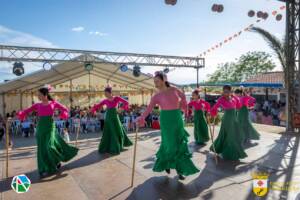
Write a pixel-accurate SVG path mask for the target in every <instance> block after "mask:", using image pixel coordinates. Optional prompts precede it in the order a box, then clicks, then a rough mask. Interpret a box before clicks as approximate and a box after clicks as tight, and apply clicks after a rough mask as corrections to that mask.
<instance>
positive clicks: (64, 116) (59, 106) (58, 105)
mask: <svg viewBox="0 0 300 200" xmlns="http://www.w3.org/2000/svg"><path fill="white" fill-rule="evenodd" d="M53 104H54V108H55V109H58V110H60V112H61V113H60V118H62V119H68V117H69V109H68V108H67V107H66V106H64V105H62V104H61V103H59V102H57V101H53Z"/></svg>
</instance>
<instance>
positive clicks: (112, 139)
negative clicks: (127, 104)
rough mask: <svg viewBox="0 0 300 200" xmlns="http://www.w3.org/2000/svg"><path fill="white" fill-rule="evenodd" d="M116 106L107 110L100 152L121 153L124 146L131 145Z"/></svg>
mask: <svg viewBox="0 0 300 200" xmlns="http://www.w3.org/2000/svg"><path fill="white" fill-rule="evenodd" d="M131 145H132V142H131V141H130V140H129V138H128V137H127V134H126V130H125V129H124V127H123V125H122V123H121V121H120V119H119V115H118V113H117V109H116V108H110V109H107V111H106V117H105V121H104V129H103V135H102V138H101V142H100V144H99V148H98V151H99V153H110V154H120V152H121V151H122V150H123V148H124V147H128V146H131Z"/></svg>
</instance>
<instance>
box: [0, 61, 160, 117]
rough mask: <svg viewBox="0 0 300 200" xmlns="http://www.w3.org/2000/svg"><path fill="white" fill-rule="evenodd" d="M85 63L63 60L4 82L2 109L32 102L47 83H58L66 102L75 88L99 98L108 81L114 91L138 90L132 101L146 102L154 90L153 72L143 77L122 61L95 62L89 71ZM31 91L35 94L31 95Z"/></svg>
mask: <svg viewBox="0 0 300 200" xmlns="http://www.w3.org/2000/svg"><path fill="white" fill-rule="evenodd" d="M85 64H86V63H81V62H75V61H74V62H73V61H72V62H64V63H59V64H57V65H54V66H53V67H52V68H51V69H50V70H44V69H42V70H39V71H36V72H33V73H30V74H27V75H24V76H21V77H19V78H16V79H13V80H10V81H8V82H5V83H1V84H0V110H2V112H1V113H3V114H5V113H6V112H10V111H12V110H18V109H22V108H23V107H26V106H29V105H30V104H31V102H33V101H34V100H35V99H34V97H33V92H34V91H36V90H37V89H38V88H40V87H42V86H44V85H45V84H50V85H52V86H57V87H54V90H53V92H54V93H57V94H59V93H61V94H62V96H63V95H64V99H63V102H64V103H68V102H69V100H68V99H69V97H70V96H72V95H70V93H71V92H73V93H76V92H77V93H81V94H82V95H83V97H82V98H85V97H86V96H88V94H91V93H90V92H92V93H93V94H94V99H93V100H92V102H91V101H89V103H93V102H96V101H98V100H99V99H100V98H102V97H101V96H96V97H95V94H99V93H101V92H102V94H103V89H104V87H105V86H106V85H107V84H109V85H111V86H112V87H113V90H114V91H118V94H121V93H120V92H125V93H127V94H128V95H130V93H132V92H133V91H134V94H131V96H132V98H131V100H132V102H131V103H139V102H141V103H146V102H148V101H149V98H150V97H151V94H152V93H153V90H154V83H153V79H152V75H149V74H141V75H140V76H139V77H135V76H133V73H132V72H133V71H132V69H128V70H127V71H126V72H122V71H121V70H120V66H119V65H114V64H109V63H93V64H92V65H93V69H92V70H91V71H88V70H86V69H85ZM80 86H81V87H80ZM82 86H84V87H82ZM150 92H151V94H150ZM68 93H69V95H68ZM28 94H31V97H30V95H28ZM145 94H146V95H145ZM28 96H29V97H28ZM78 98H80V97H78Z"/></svg>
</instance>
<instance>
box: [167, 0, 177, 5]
mask: <svg viewBox="0 0 300 200" xmlns="http://www.w3.org/2000/svg"><path fill="white" fill-rule="evenodd" d="M176 3H177V0H165V4H167V5H172V6H174V5H175V4H176Z"/></svg>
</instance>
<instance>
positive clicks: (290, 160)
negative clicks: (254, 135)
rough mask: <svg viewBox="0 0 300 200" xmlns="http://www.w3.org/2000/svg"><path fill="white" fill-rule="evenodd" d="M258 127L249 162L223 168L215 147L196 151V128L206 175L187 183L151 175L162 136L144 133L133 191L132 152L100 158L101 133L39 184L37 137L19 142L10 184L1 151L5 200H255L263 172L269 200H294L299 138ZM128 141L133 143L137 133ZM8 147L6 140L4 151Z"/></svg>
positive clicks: (198, 159)
mask: <svg viewBox="0 0 300 200" xmlns="http://www.w3.org/2000/svg"><path fill="white" fill-rule="evenodd" d="M255 126H256V128H257V130H259V132H260V134H261V139H260V140H259V141H258V143H257V144H253V145H252V146H251V147H248V148H247V149H246V153H247V154H248V157H247V158H246V159H243V160H241V161H240V162H236V161H223V160H219V162H218V165H216V163H215V160H214V154H213V153H212V152H209V151H208V148H209V146H210V143H209V144H208V145H206V146H195V144H194V142H193V134H192V127H188V128H187V130H188V132H189V133H190V135H191V136H190V138H189V142H190V143H189V147H190V150H191V151H193V161H194V162H195V164H196V165H197V166H198V167H199V168H200V169H201V171H200V173H198V174H196V175H193V176H189V177H187V178H186V180H184V181H178V178H177V176H176V173H175V171H172V172H171V175H169V176H167V175H166V173H154V172H152V170H151V168H152V166H153V164H154V159H155V157H154V156H155V153H156V151H157V150H158V147H159V144H160V133H159V132H158V131H143V132H140V133H139V138H138V145H137V162H136V173H135V186H134V187H133V188H130V180H131V169H132V160H133V147H131V148H129V149H128V150H126V151H124V152H123V153H122V154H121V155H118V156H109V155H99V154H98V152H97V147H98V143H99V138H97V137H98V136H99V134H87V135H82V136H81V138H80V143H79V147H80V151H79V154H78V156H77V157H75V159H73V160H71V161H70V162H68V163H63V166H62V168H61V170H60V172H61V173H60V174H57V175H55V176H50V177H48V178H45V179H43V180H39V178H38V172H37V171H36V157H35V154H36V149H35V146H31V145H34V144H35V141H34V138H33V137H31V138H21V137H19V138H16V139H15V148H14V149H13V150H12V152H11V153H10V162H9V164H10V167H9V177H10V178H9V179H8V180H5V157H4V156H5V154H4V150H3V149H1V157H0V158H1V161H0V162H1V163H0V164H1V165H0V173H1V176H2V180H1V181H0V186H1V187H0V199H1V200H11V199H18V200H19V199H24V200H25V199H26V200H27V199H31V200H40V199H43V200H44V199H45V200H46V199H55V200H60V199H64V200H69V199H70V200H71V199H72V200H77V199H80V200H84V199H101V200H103V199H142V200H147V199H150V200H152V199H172V200H173V199H232V200H235V199H236V200H241V199H256V198H258V197H256V196H255V194H254V193H253V192H252V181H253V180H252V176H251V173H252V172H258V171H260V172H265V173H268V174H269V177H268V180H269V192H268V194H267V195H266V198H265V199H270V200H271V199H272V200H273V199H295V198H296V196H297V195H298V194H300V181H299V180H300V156H299V155H298V154H299V153H298V151H299V137H295V136H294V135H289V134H284V135H282V134H280V133H281V132H283V131H284V128H280V127H274V126H265V125H255ZM217 131H218V129H217ZM129 136H130V138H131V139H132V140H133V137H134V133H130V134H129ZM254 142H255V141H254ZM3 145H4V141H2V142H1V147H2V148H3ZM19 174H26V175H27V176H28V177H29V179H30V180H31V182H32V185H31V188H30V190H29V192H27V193H24V194H17V193H15V192H14V191H13V190H12V189H11V187H10V183H11V180H12V177H13V176H14V175H19ZM279 183H290V186H291V184H294V187H293V188H290V190H291V191H286V190H284V191H279V190H275V189H279V188H278V187H277V188H276V187H275V185H274V184H277V186H278V184H279ZM271 184H273V185H271ZM272 187H273V188H272ZM292 189H293V190H294V191H292Z"/></svg>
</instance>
